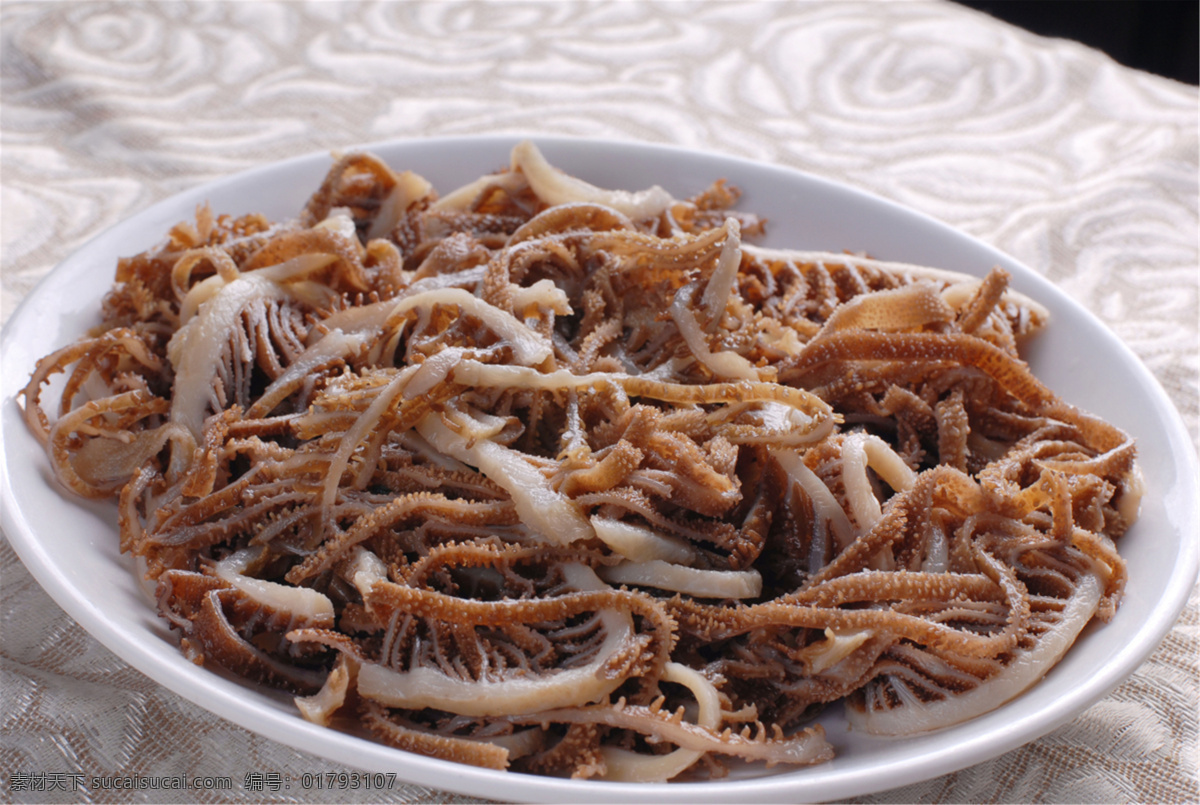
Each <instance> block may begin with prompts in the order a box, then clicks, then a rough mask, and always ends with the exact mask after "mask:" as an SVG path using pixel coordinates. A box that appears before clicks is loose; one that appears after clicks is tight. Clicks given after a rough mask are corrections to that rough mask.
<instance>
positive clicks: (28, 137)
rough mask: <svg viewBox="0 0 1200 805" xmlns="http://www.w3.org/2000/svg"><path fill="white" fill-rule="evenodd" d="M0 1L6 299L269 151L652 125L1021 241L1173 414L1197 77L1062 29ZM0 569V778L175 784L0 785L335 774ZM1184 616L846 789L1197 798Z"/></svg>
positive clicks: (440, 6) (1193, 609) (312, 796)
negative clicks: (1098, 694)
mask: <svg viewBox="0 0 1200 805" xmlns="http://www.w3.org/2000/svg"><path fill="white" fill-rule="evenodd" d="M0 26H2V28H0V31H2V36H3V68H2V69H3V84H2V85H0V90H2V92H3V99H2V113H0V138H2V139H0V145H2V151H0V170H2V180H3V181H2V190H3V196H2V204H3V207H2V210H3V215H2V223H3V255H2V267H3V282H2V290H3V297H2V300H0V301H2V307H3V316H4V318H5V319H7V318H8V316H9V315H10V314H11V313H12V311H13V310H14V308H15V307H16V306H17V305H18V304H19V303H20V301H21V299H22V298H23V297H24V296H25V294H26V293H27V292H28V291H29V290H30V289H31V288H32V287H33V286H34V284H35V283H36V282H37V281H38V280H39V279H40V278H41V277H42V276H43V275H45V274H46V273H47V272H49V271H50V270H51V269H52V268H53V267H54V266H55V265H56V264H57V263H58V262H59V261H60V260H62V259H63V258H64V257H66V256H67V255H68V254H70V253H71V252H73V251H74V250H76V249H77V248H79V247H80V246H81V245H82V244H83V243H84V242H85V241H86V240H87V239H88V238H90V237H92V236H93V235H95V234H96V233H98V232H100V231H102V230H104V229H105V228H106V227H108V226H110V225H112V224H114V223H116V222H118V221H120V220H122V219H124V218H126V217H127V216H129V215H131V214H133V213H134V212H136V211H138V210H141V209H143V208H145V207H147V206H148V205H150V204H151V203H153V202H155V201H157V200H160V199H163V198H165V197H167V196H170V195H171V194H173V193H175V192H177V191H180V190H182V189H184V188H190V187H193V186H195V185H197V184H200V183H203V182H206V181H209V180H212V179H215V178H218V177H222V176H226V175H228V174H230V173H233V172H236V171H238V170H241V169H244V168H248V167H251V166H255V165H259V164H262V163H266V162H271V161H274V160H278V159H280V158H284V157H290V156H295V155H300V154H306V153H309V152H312V151H317V150H331V149H336V148H344V147H346V146H348V145H352V144H358V143H363V142H370V141H374V140H382V139H390V138H396V137H425V136H438V135H460V134H481V133H521V134H528V133H531V132H533V133H544V134H558V135H579V136H588V137H604V138H616V139H623V140H635V141H645V142H654V143H671V144H678V145H683V146H688V147H692V148H698V149H705V150H711V151H716V152H720V153H725V154H733V155H738V156H744V157H749V158H753V159H757V160H763V161H766V162H770V163H774V164H779V165H786V166H792V167H795V168H800V169H803V170H807V171H812V172H814V173H817V174H821V175H823V176H827V177H830V178H832V179H836V180H840V181H844V182H847V183H850V184H852V185H855V186H857V187H860V188H864V189H866V190H869V191H872V192H874V193H877V194H880V195H882V196H884V197H887V198H890V199H893V200H895V201H897V202H900V203H902V204H905V205H909V206H911V207H914V208H916V209H918V210H922V211H924V212H926V213H929V214H931V215H933V216H935V217H937V218H940V219H942V220H944V221H946V222H948V223H950V224H952V225H954V226H956V227H959V228H961V229H962V230H964V231H966V232H968V233H970V234H972V235H975V236H977V237H979V238H981V239H982V240H984V241H986V242H988V243H990V244H993V245H994V246H996V247H998V248H1000V249H1002V250H1004V251H1006V252H1008V253H1010V254H1012V255H1013V256H1015V257H1016V258H1017V259H1018V260H1020V261H1022V262H1024V263H1025V264H1026V265H1029V266H1031V267H1033V268H1035V269H1036V270H1038V271H1040V272H1043V273H1044V274H1046V275H1047V276H1048V277H1049V278H1050V279H1051V280H1053V281H1054V282H1056V283H1058V284H1059V285H1060V286H1061V287H1062V288H1064V289H1065V290H1066V291H1067V292H1068V293H1069V294H1070V295H1071V296H1072V297H1074V298H1075V299H1076V300H1077V301H1079V302H1080V303H1082V304H1083V305H1084V306H1086V307H1087V308H1089V309H1090V310H1092V311H1093V312H1095V313H1097V314H1099V315H1100V316H1101V317H1102V318H1103V319H1104V320H1105V321H1106V322H1107V323H1108V324H1109V325H1110V326H1111V327H1112V328H1113V330H1114V331H1115V332H1116V333H1117V335H1119V336H1120V338H1122V339H1123V340H1124V341H1125V343H1126V344H1128V345H1129V346H1130V347H1131V348H1132V349H1133V350H1134V352H1136V353H1137V355H1138V356H1140V358H1141V359H1142V360H1143V361H1144V362H1145V363H1146V365H1147V366H1148V367H1149V368H1150V370H1151V371H1152V372H1153V373H1154V374H1155V376H1156V377H1157V378H1158V379H1159V381H1160V382H1161V383H1162V385H1163V386H1164V387H1165V389H1166V390H1167V392H1168V393H1169V395H1170V396H1171V398H1172V399H1173V400H1174V402H1175V404H1176V406H1177V407H1178V409H1179V411H1180V412H1181V414H1182V415H1183V417H1184V419H1185V421H1186V423H1187V425H1188V428H1189V431H1190V432H1191V433H1192V434H1193V439H1195V434H1196V433H1197V414H1198V405H1197V373H1198V360H1197V358H1198V354H1200V349H1198V341H1197V323H1198V319H1200V314H1198V301H1197V286H1198V284H1200V283H1198V278H1200V269H1198V266H1200V259H1198V243H1197V237H1198V235H1197V233H1198V224H1197V216H1198V211H1197V207H1198V190H1197V170H1198V161H1200V159H1198V156H1200V154H1198V151H1200V145H1198V140H1197V129H1198V123H1197V121H1198V113H1200V106H1198V94H1197V89H1196V88H1195V87H1192V86H1186V85H1183V84H1179V83H1176V82H1173V81H1170V80H1167V79H1162V78H1158V77H1155V76H1152V75H1149V74H1146V73H1142V72H1138V71H1135V70H1131V69H1128V68H1125V67H1122V66H1119V65H1117V64H1116V63H1114V62H1113V61H1111V60H1110V59H1108V58H1107V57H1106V56H1104V55H1103V54H1101V53H1099V52H1097V51H1094V50H1091V49H1088V48H1086V47H1083V46H1081V45H1078V44H1075V43H1071V42H1067V41H1061V40H1052V39H1044V38H1039V37H1036V36H1033V35H1031V34H1028V33H1026V32H1024V31H1021V30H1018V29H1016V28H1013V27H1011V26H1008V25H1005V24H1003V23H1000V22H998V21H996V20H994V19H991V18H989V17H987V16H984V15H981V14H978V13H976V12H973V11H969V10H966V9H963V8H961V7H958V6H954V5H951V4H948V3H944V2H895V3H871V2H867V3H855V2H811V3H792V2H763V3H751V2H708V3H690V2H678V3H670V2H663V3H642V2H627V3H575V2H570V3H567V2H502V3H485V2H453V3H434V2H428V3H425V2H422V3H394V4H387V3H383V4H359V3H313V4H301V3H266V2H243V3H217V2H199V3H144V4H138V3H22V2H5V3H4V4H3V6H0ZM1194 446H1195V445H1193V447H1194ZM0 585H2V586H0V628H2V631H0V693H2V698H0V704H2V706H0V725H2V726H0V778H2V779H0V799H6V800H9V801H17V802H26V801H52V802H57V801H61V802H71V801H78V800H81V799H84V798H89V799H91V800H94V801H159V800H164V799H166V800H169V799H178V797H171V796H169V795H166V794H161V793H157V794H156V793H153V792H104V791H84V790H80V791H75V792H69V791H61V790H47V786H46V785H43V786H42V787H41V789H40V790H33V789H34V788H35V786H34V785H33V784H32V781H31V780H29V779H26V778H20V782H21V783H22V785H21V786H14V785H13V784H12V783H13V780H14V778H13V775H14V774H16V773H18V772H21V773H41V774H42V775H48V774H50V775H53V774H57V775H59V780H60V781H61V779H62V776H63V775H71V774H83V775H86V778H87V779H90V778H91V777H93V776H112V775H137V774H140V775H154V774H157V775H168V774H181V773H187V774H190V775H193V776H202V775H231V776H232V777H233V778H234V779H235V780H236V781H237V783H238V785H236V786H235V790H234V791H232V792H213V793H211V794H210V793H204V792H191V793H190V795H189V797H188V798H189V799H198V800H208V801H285V800H293V799H299V798H300V797H299V796H298V795H297V792H296V791H295V790H294V789H293V790H291V791H283V790H280V791H273V790H271V788H270V786H266V787H264V788H263V790H250V789H247V788H245V787H244V786H243V785H242V782H243V780H244V778H245V775H246V774H249V773H252V772H257V773H266V772H278V773H279V774H281V775H283V776H286V777H287V778H289V779H296V778H298V777H299V776H300V775H301V774H303V773H313V772H321V773H323V772H327V771H334V772H338V771H346V770H347V769H345V768H343V767H340V766H338V765H336V764H333V763H330V762H328V761H326V760H324V759H321V758H318V757H313V756H309V755H306V754H304V753H301V752H297V751H295V750H292V749H290V748H288V747H287V746H284V745H281V744H278V743H275V742H272V741H270V740H267V739H264V738H261V737H259V736H257V735H255V734H252V733H250V732H247V731H245V730H243V729H241V728H239V727H236V726H233V725H231V724H229V723H227V722H224V721H221V720H218V719H216V718H214V717H212V716H210V715H209V714H208V713H207V712H206V711H204V710H202V709H200V708H198V707H196V706H195V705H193V704H191V703H189V702H187V701H185V700H183V699H181V698H180V697H178V696H176V695H174V694H172V693H170V692H168V691H166V690H165V689H163V688H161V687H159V686H158V685H156V684H154V683H153V682H151V681H150V680H149V679H147V678H146V677H144V676H143V675H142V674H140V673H139V672H138V671H136V670H134V669H132V668H130V667H129V666H127V665H126V664H125V663H123V662H122V661H121V660H119V659H118V658H116V657H115V656H114V655H112V654H111V653H110V652H109V651H108V650H106V649H105V648H103V647H102V646H100V645H99V644H98V643H97V642H96V641H95V640H94V639H92V638H91V637H90V636H89V635H88V634H87V633H85V632H84V631H83V630H82V629H81V628H80V627H79V626H77V625H76V624H75V623H74V622H73V621H71V620H70V619H69V618H68V617H67V616H66V615H65V614H64V613H63V612H62V611H61V610H60V609H58V607H57V606H56V605H55V604H54V603H53V601H52V600H51V599H50V598H49V597H48V596H47V595H46V594H45V593H44V592H43V591H42V590H41V589H40V587H38V585H37V584H36V582H34V581H33V579H32V578H31V577H30V575H29V574H28V572H27V571H26V570H25V569H24V567H23V566H22V565H21V563H20V561H19V560H18V559H17V558H16V556H15V553H14V552H13V550H12V548H11V547H10V546H9V544H8V543H7V541H0ZM1198 613H1200V598H1198V597H1197V595H1196V594H1195V593H1193V596H1192V599H1191V602H1190V604H1189V606H1188V608H1187V610H1186V611H1185V613H1184V615H1183V616H1182V618H1181V619H1180V620H1179V622H1178V624H1177V625H1176V626H1175V628H1174V629H1173V630H1172V631H1171V633H1170V634H1169V635H1168V637H1167V638H1166V640H1165V641H1164V642H1163V644H1162V645H1161V646H1160V647H1159V649H1158V650H1157V652H1156V653H1155V654H1154V655H1153V656H1152V657H1151V658H1150V660H1149V661H1148V662H1146V663H1145V665H1143V666H1142V667H1141V668H1140V669H1139V670H1138V672H1137V673H1136V674H1134V676H1133V677H1132V678H1130V679H1129V680H1128V681H1127V682H1125V683H1124V684H1123V685H1121V686H1120V687H1119V688H1117V689H1116V690H1115V691H1114V692H1113V693H1112V694H1110V695H1109V696H1108V697H1107V698H1106V699H1104V700H1103V701H1101V702H1100V703H1098V704H1096V705H1095V706H1093V707H1091V708H1090V709H1089V710H1087V711H1086V712H1084V713H1083V714H1082V715H1081V716H1079V717H1078V718H1077V719H1076V720H1075V721H1073V722H1072V723H1069V724H1067V725H1066V726H1063V727H1061V728H1060V729H1058V730H1056V731H1054V732H1052V733H1050V734H1049V735H1047V736H1045V737H1044V738H1042V739H1041V740H1038V741H1036V742H1034V743H1031V744H1028V745H1026V746H1024V747H1022V748H1019V749H1016V750H1014V751H1011V752H1009V753H1007V754H1005V755H1003V756H1001V757H998V758H996V759H994V760H991V761H988V762H985V763H982V764H980V765H977V766H974V767H971V768H968V769H965V770H963V771H960V772H957V773H954V774H949V775H947V776H945V777H942V778H939V779H934V780H930V781H928V782H924V783H920V784H916V785H911V786H908V787H905V788H901V789H896V790H892V791H887V792H883V793H879V794H876V795H872V796H870V797H866V798H864V799H863V801H878V802H884V801H888V802H892V801H902V802H980V801H996V802H1117V801H1138V802H1195V801H1197V800H1200V787H1198V782H1197V677H1198V675H1200V673H1198V663H1200V659H1198V658H1200V647H1198V645H1197V643H1198V640H1197V638H1198V632H1200V629H1198V626H1197V621H1198ZM43 779H44V778H43ZM68 779H70V778H68ZM17 788H20V789H21V790H16V789H17ZM325 796H326V797H328V798H330V799H342V798H344V797H345V795H344V794H338V793H337V792H334V793H329V792H326V793H325ZM320 798H321V797H320V795H319V793H318V792H315V791H313V792H309V793H308V796H307V797H306V799H307V800H309V801H312V800H317V799H320ZM357 798H359V799H371V798H374V799H379V800H387V801H403V802H434V801H437V802H463V801H470V800H468V799H466V798H463V797H459V796H455V795H452V794H448V793H446V792H442V791H435V790H428V789H425V788H421V787H418V786H398V787H396V788H394V789H393V790H391V791H384V792H372V793H363V794H361V795H359V796H358V797H357Z"/></svg>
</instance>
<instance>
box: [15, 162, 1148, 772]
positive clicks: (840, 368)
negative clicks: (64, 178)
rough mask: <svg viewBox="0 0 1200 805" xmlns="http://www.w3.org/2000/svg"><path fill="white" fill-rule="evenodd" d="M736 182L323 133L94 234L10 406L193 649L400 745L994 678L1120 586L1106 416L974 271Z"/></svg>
mask: <svg viewBox="0 0 1200 805" xmlns="http://www.w3.org/2000/svg"><path fill="white" fill-rule="evenodd" d="M413 167H414V168H418V169H419V167H420V166H413ZM737 198H738V193H737V191H736V190H735V189H734V188H732V187H729V186H727V185H725V184H724V183H723V182H717V183H715V184H713V185H712V186H711V187H710V188H709V189H707V190H706V191H704V192H703V193H701V194H699V195H697V196H695V197H694V198H692V199H690V200H687V201H680V200H677V199H675V198H673V197H671V196H670V195H669V194H668V193H667V191H665V190H663V189H662V188H659V187H652V188H650V189H647V190H642V191H639V192H627V191H618V190H605V189H602V188H599V187H596V186H594V185H592V184H589V183H587V182H584V181H582V180H580V179H578V178H574V177H570V176H567V175H566V174H564V173H562V172H561V171H559V170H557V169H556V168H554V167H552V166H551V165H550V164H549V163H548V162H547V161H546V159H545V158H544V157H543V156H542V154H541V153H540V152H539V151H538V150H537V149H536V148H535V147H534V146H533V145H532V144H530V143H522V144H520V145H518V146H517V147H516V148H515V149H513V153H512V161H511V165H510V166H509V167H508V168H506V169H503V170H500V171H499V172H497V173H495V174H493V175H488V176H483V177H481V178H480V179H479V180H477V181H475V182H472V183H471V184H469V185H467V186H465V187H463V188H460V189H458V190H454V191H452V192H450V193H449V194H448V195H445V196H442V197H439V196H438V194H437V192H436V191H435V190H434V188H433V186H432V185H431V184H430V182H428V181H426V180H425V179H423V178H422V177H421V176H419V175H417V174H416V173H413V172H410V171H405V172H401V173H397V172H396V171H394V170H393V169H392V168H390V167H389V166H387V165H385V164H384V163H383V162H382V161H380V160H379V159H377V158H376V157H374V156H372V155H370V154H366V153H353V154H348V155H345V156H340V157H337V158H336V161H335V164H334V165H333V168H332V169H331V170H330V172H329V174H328V176H327V177H326V179H325V181H324V183H323V184H322V185H321V187H320V188H319V189H318V190H317V191H316V193H315V194H314V195H313V196H312V198H310V199H309V200H308V202H307V204H305V205H304V207H303V209H302V210H301V211H300V213H299V215H298V217H297V218H295V219H294V220H291V221H287V222H283V223H272V222H269V221H267V220H266V219H265V218H263V217H262V216H260V215H246V216H243V217H240V218H233V217H230V216H227V215H221V216H217V217H214V215H213V214H212V213H211V212H210V210H209V209H208V208H207V207H203V208H201V209H199V210H198V211H197V215H196V220H195V222H194V223H181V224H179V225H178V226H176V227H175V228H174V229H172V230H171V232H170V233H169V236H168V237H167V239H166V240H165V241H164V242H163V243H162V244H161V245H160V246H158V247H157V248H155V249H153V250H151V251H149V252H146V253H144V254H140V255H137V256H136V257H131V258H128V259H124V260H121V261H120V264H119V265H118V267H117V275H116V284H115V286H114V287H113V290H112V291H111V292H110V293H109V294H108V296H107V297H106V298H105V299H104V302H103V317H104V323H103V324H102V325H101V326H99V327H98V328H96V329H95V330H94V331H93V332H92V333H91V334H90V335H89V337H87V338H85V339H82V340H80V341H78V342H76V343H74V344H71V345H69V346H67V347H64V348H63V349H60V350H58V351H57V352H55V353H54V354H52V355H49V356H48V357H46V358H44V359H43V360H42V361H41V362H40V363H39V364H38V367H37V370H36V371H35V372H34V374H33V377H32V379H31V380H30V382H29V385H28V386H27V387H26V388H25V390H24V402H25V415H26V419H27V421H28V423H29V427H30V428H32V429H33V431H34V432H35V433H36V434H37V435H38V436H39V437H40V438H41V440H42V441H43V442H44V443H45V445H46V449H47V452H48V455H49V457H50V460H51V462H52V464H53V466H54V469H55V471H56V473H57V475H58V477H59V479H60V480H61V481H62V483H63V484H64V485H65V486H66V487H68V488H69V489H70V490H72V491H74V492H76V493H78V494H80V495H84V496H87V497H112V498H116V500H117V502H118V514H117V517H118V521H119V526H120V538H121V548H122V550H123V551H126V552H128V553H129V554H131V555H132V556H133V557H135V558H136V560H137V564H138V567H139V572H144V574H145V578H146V579H147V580H148V581H149V582H151V583H155V584H157V602H158V610H159V612H160V613H161V615H162V616H163V617H164V618H166V619H167V620H168V621H169V622H170V624H171V626H172V627H173V628H174V629H176V630H177V631H178V632H179V635H180V646H181V648H182V650H183V652H184V654H185V655H186V656H188V657H189V658H191V659H192V660H194V661H195V662H197V663H205V664H215V665H219V666H222V667H224V668H226V669H229V670H231V671H233V672H235V673H237V674H240V675H241V676H243V677H245V678H247V679H249V680H252V681H254V682H258V683H263V684H265V685H269V686H272V687H277V688H282V689H285V690H287V691H290V692H292V693H293V694H295V696H296V703H297V706H298V707H299V710H300V712H301V713H302V714H303V716H304V718H306V719H308V720H310V721H313V722H315V723H318V724H326V725H332V726H335V727H336V726H338V725H341V726H343V727H347V728H349V727H352V726H353V725H354V724H355V723H357V724H360V725H361V726H362V727H365V728H366V729H367V730H369V731H370V732H371V733H373V734H374V735H376V736H377V737H378V739H379V740H381V741H383V742H386V743H388V744H391V745H394V746H397V747H400V748H403V749H408V750H411V751H414V752H420V753H424V754H427V755H433V756H437V757H441V758H447V759H451V760H457V761H462V762H465V763H474V764H478V765H483V766H489V767H494V768H500V769H503V768H509V769H514V770H519V771H524V772H534V773H542V774H556V775H572V776H575V777H594V778H602V779H611V780H632V781H655V780H667V779H673V778H677V777H679V776H681V775H683V776H688V777H695V776H720V775H722V774H723V773H725V771H726V770H727V768H728V765H729V764H730V763H743V762H749V763H762V764H764V765H765V766H768V767H769V766H774V765H776V764H809V763H816V762H819V761H823V760H826V759H828V758H830V757H832V755H833V752H834V747H832V746H831V745H830V744H829V743H828V742H827V741H826V739H825V735H824V732H823V731H822V729H821V728H820V727H819V726H807V725H808V724H809V723H810V722H811V721H812V718H813V716H814V715H815V714H816V713H817V712H818V711H819V710H820V709H821V707H822V706H823V705H824V704H826V703H828V702H833V701H835V700H842V699H844V700H845V701H846V702H847V705H848V708H847V712H848V713H849V714H850V718H851V721H852V724H853V726H854V728H855V729H860V730H865V731H867V732H875V733H883V734H889V735H899V734H906V733H914V732H919V731H924V730H932V729H937V728H941V727H945V726H948V725H951V724H956V723H959V722H961V721H963V720H965V719H968V718H971V717H973V716H976V715H978V714H980V713H983V712H986V711H988V710H991V709H993V708H995V707H997V706H999V705H1001V704H1003V703H1004V702H1005V701H1007V700H1009V699H1011V698H1013V697H1014V696H1017V695H1019V694H1020V693H1021V692H1022V691H1023V690H1024V689H1026V688H1027V687H1029V686H1030V685H1032V684H1034V683H1035V682H1037V680H1038V679H1039V678H1041V676H1042V675H1043V674H1045V672H1046V671H1047V669H1049V668H1050V667H1051V666H1053V665H1054V664H1055V663H1056V662H1057V661H1058V660H1059V658H1060V657H1062V655H1063V653H1064V652H1066V651H1067V650H1069V648H1070V646H1071V644H1072V642H1073V641H1074V639H1075V638H1076V636H1077V635H1078V634H1079V632H1080V630H1081V629H1082V628H1083V627H1084V626H1085V625H1086V624H1087V623H1088V622H1089V621H1091V620H1092V619H1093V618H1099V619H1101V620H1107V619H1108V618H1110V617H1111V616H1112V614H1113V612H1114V609H1115V607H1116V606H1117V603H1118V601H1119V599H1120V597H1121V593H1122V588H1123V585H1124V581H1125V569H1124V563H1123V562H1122V560H1121V558H1120V557H1119V556H1118V555H1117V552H1116V550H1115V548H1114V546H1113V539H1114V538H1115V537H1117V536H1119V535H1120V534H1121V533H1122V532H1123V531H1125V529H1126V528H1127V527H1128V526H1129V525H1130V523H1131V522H1132V520H1133V519H1134V518H1135V517H1136V514H1137V508H1138V497H1139V480H1138V479H1139V475H1138V471H1137V468H1136V465H1135V463H1134V445H1133V443H1132V441H1131V440H1130V439H1129V437H1127V436H1126V435H1125V434H1124V433H1122V432H1121V431H1120V430H1118V429H1117V428H1115V427H1113V426H1111V425H1109V424H1106V423H1105V422H1102V421H1100V420H1099V419H1097V418H1095V417H1093V416H1090V415H1088V414H1086V413H1084V412H1082V411H1080V410H1079V409H1077V408H1074V407H1072V406H1071V405H1070V404H1068V403H1066V402H1064V401H1062V400H1060V399H1059V398H1058V397H1057V396H1055V395H1054V394H1053V393H1052V392H1051V391H1050V390H1049V389H1047V388H1046V386H1044V385H1043V384H1042V383H1041V382H1040V381H1039V380H1038V379H1037V378H1035V377H1034V376H1033V375H1032V374H1031V373H1030V371H1029V368H1028V367H1027V366H1026V365H1025V363H1023V362H1022V360H1021V359H1020V358H1019V357H1018V355H1017V345H1018V343H1019V342H1020V340H1021V339H1022V338H1023V337H1024V336H1026V335H1028V334H1029V333H1031V332H1033V331H1035V330H1037V329H1038V328H1040V327H1042V326H1043V325H1044V324H1045V323H1046V312H1045V310H1044V309H1043V308H1042V307H1040V306H1039V305H1038V304H1037V303H1036V302H1034V301H1032V300H1030V299H1028V298H1026V297H1025V296H1022V295H1021V294H1018V293H1016V292H1014V291H1012V290H1010V288H1009V287H1008V281H1009V277H1008V275H1007V274H1006V273H1005V272H1004V271H1002V270H1000V269H993V270H992V271H991V272H990V273H988V274H987V275H986V276H985V277H983V278H982V279H979V278H975V277H969V276H965V275H960V274H955V273H950V272H947V271H941V270H937V269H933V268H924V267H918V266H910V265H901V264H895V263H885V262H880V261H877V260H872V259H868V258H865V257H855V256H851V255H846V254H831V253H818V252H798V251H780V250H770V249H766V248H761V247H758V246H755V245H753V243H752V241H753V240H754V239H755V237H756V236H757V235H760V234H761V232H762V229H763V223H762V222H761V221H759V220H758V219H757V218H755V217H754V216H753V215H749V214H745V213H737V212H732V211H731V209H732V207H733V205H734V203H735V202H736V200H737ZM982 268H986V267H981V269H982ZM59 373H62V374H63V375H64V378H62V379H61V380H60V381H59V383H58V384H57V385H56V388H58V387H61V389H62V392H61V395H60V396H61V403H57V404H56V403H50V402H47V401H45V400H43V391H44V387H45V386H46V384H47V381H48V380H49V379H50V378H51V376H53V375H55V374H59ZM45 396H47V397H50V396H59V395H57V394H56V395H51V394H49V393H47V394H46V395H45Z"/></svg>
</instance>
